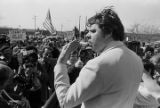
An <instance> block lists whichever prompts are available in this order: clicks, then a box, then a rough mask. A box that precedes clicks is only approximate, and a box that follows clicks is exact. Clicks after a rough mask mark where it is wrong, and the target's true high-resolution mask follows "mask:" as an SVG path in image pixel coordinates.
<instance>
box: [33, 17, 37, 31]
mask: <svg viewBox="0 0 160 108" xmlns="http://www.w3.org/2000/svg"><path fill="white" fill-rule="evenodd" d="M33 19H34V29H35V32H36V20H37V16H34V18H33Z"/></svg>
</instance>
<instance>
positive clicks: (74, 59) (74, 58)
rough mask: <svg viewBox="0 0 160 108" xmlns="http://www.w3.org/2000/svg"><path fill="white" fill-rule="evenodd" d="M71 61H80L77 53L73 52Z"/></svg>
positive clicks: (73, 62) (72, 62)
mask: <svg viewBox="0 0 160 108" xmlns="http://www.w3.org/2000/svg"><path fill="white" fill-rule="evenodd" d="M69 61H70V63H71V64H75V63H76V62H77V61H78V54H77V53H75V54H71V55H70V59H69Z"/></svg>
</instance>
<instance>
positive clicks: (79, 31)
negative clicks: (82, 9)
mask: <svg viewBox="0 0 160 108" xmlns="http://www.w3.org/2000/svg"><path fill="white" fill-rule="evenodd" d="M80 36H81V16H79V38H80Z"/></svg>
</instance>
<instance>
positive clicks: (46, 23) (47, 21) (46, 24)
mask: <svg viewBox="0 0 160 108" xmlns="http://www.w3.org/2000/svg"><path fill="white" fill-rule="evenodd" d="M43 26H44V28H45V29H46V30H48V31H49V32H50V33H51V34H52V35H56V34H57V31H56V30H55V28H54V26H53V24H52V19H51V14H50V10H48V12H47V17H46V19H45V21H44V22H43Z"/></svg>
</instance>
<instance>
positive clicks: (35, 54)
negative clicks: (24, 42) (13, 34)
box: [23, 46, 38, 62]
mask: <svg viewBox="0 0 160 108" xmlns="http://www.w3.org/2000/svg"><path fill="white" fill-rule="evenodd" d="M25 50H26V51H29V50H33V52H32V53H29V54H27V55H24V56H23V61H25V60H27V59H29V58H32V60H33V62H36V61H37V60H38V50H37V48H36V47H34V46H27V47H26V48H25Z"/></svg>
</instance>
